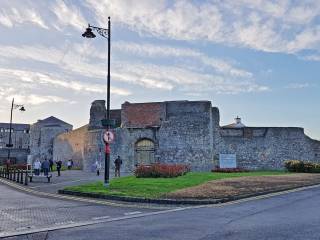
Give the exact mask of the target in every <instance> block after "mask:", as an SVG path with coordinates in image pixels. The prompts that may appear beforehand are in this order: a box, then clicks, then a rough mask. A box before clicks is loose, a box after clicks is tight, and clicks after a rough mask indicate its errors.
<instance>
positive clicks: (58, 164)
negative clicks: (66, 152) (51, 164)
mask: <svg viewBox="0 0 320 240" xmlns="http://www.w3.org/2000/svg"><path fill="white" fill-rule="evenodd" d="M56 165H57V171H58V177H60V176H61V174H60V171H61V167H62V162H61V160H59V161H57V162H56Z"/></svg>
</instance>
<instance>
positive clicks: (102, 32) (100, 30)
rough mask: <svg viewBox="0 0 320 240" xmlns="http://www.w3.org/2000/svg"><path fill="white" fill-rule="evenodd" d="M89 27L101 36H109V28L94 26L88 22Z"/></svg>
mask: <svg viewBox="0 0 320 240" xmlns="http://www.w3.org/2000/svg"><path fill="white" fill-rule="evenodd" d="M89 27H90V28H92V29H93V30H95V31H97V33H99V34H100V35H101V36H102V37H104V38H109V29H106V28H100V27H95V26H92V25H90V24H89Z"/></svg>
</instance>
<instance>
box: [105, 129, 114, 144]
mask: <svg viewBox="0 0 320 240" xmlns="http://www.w3.org/2000/svg"><path fill="white" fill-rule="evenodd" d="M103 140H104V141H105V142H106V143H112V142H113V140H114V134H113V132H111V131H106V132H105V133H104V134H103Z"/></svg>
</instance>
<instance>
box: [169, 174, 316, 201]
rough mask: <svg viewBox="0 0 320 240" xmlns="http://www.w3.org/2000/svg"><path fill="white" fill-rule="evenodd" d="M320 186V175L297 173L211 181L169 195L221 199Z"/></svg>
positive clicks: (185, 197) (186, 197)
mask: <svg viewBox="0 0 320 240" xmlns="http://www.w3.org/2000/svg"><path fill="white" fill-rule="evenodd" d="M318 183H319V184H320V174H309V173H297V174H287V175H277V176H255V177H237V178H228V179H222V180H214V181H209V182H207V183H205V184H201V185H199V186H195V187H190V188H185V189H181V190H178V191H175V192H172V193H168V194H167V195H166V196H165V197H167V198H175V199H220V198H227V197H231V196H239V195H249V194H254V193H260V192H270V191H280V190H284V189H289V188H295V187H302V186H306V185H312V184H318Z"/></svg>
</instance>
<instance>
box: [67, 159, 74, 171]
mask: <svg viewBox="0 0 320 240" xmlns="http://www.w3.org/2000/svg"><path fill="white" fill-rule="evenodd" d="M72 165H73V162H72V160H71V159H69V160H68V162H67V166H68V170H71V168H72Z"/></svg>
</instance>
